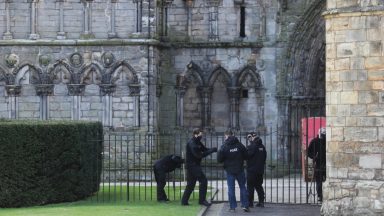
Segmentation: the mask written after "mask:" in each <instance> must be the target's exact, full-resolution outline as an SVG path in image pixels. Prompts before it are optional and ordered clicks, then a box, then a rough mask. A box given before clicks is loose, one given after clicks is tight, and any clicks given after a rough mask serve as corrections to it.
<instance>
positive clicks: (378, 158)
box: [359, 154, 382, 169]
mask: <svg viewBox="0 0 384 216" xmlns="http://www.w3.org/2000/svg"><path fill="white" fill-rule="evenodd" d="M359 165H360V167H362V168H365V169H381V168H382V155H381V154H372V155H361V156H360V157H359Z"/></svg>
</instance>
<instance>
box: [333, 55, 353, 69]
mask: <svg viewBox="0 0 384 216" xmlns="http://www.w3.org/2000/svg"><path fill="white" fill-rule="evenodd" d="M350 64H351V63H350V60H349V58H339V59H336V60H335V70H348V69H350Z"/></svg>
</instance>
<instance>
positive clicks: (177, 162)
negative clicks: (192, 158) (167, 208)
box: [153, 154, 184, 202]
mask: <svg viewBox="0 0 384 216" xmlns="http://www.w3.org/2000/svg"><path fill="white" fill-rule="evenodd" d="M182 163H184V160H183V159H182V158H181V157H180V156H177V155H173V154H171V155H167V156H165V157H163V158H161V159H160V160H158V161H156V162H155V165H154V166H153V171H154V173H155V179H156V183H157V201H159V202H164V201H169V199H168V198H167V195H166V194H165V191H164V187H165V184H166V174H167V173H169V172H172V171H173V170H175V169H176V168H180V167H181V164H182Z"/></svg>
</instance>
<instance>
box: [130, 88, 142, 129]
mask: <svg viewBox="0 0 384 216" xmlns="http://www.w3.org/2000/svg"><path fill="white" fill-rule="evenodd" d="M129 95H130V96H132V97H135V100H134V109H135V119H134V121H135V127H140V84H129Z"/></svg>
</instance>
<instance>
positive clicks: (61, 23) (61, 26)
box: [56, 0, 66, 40]
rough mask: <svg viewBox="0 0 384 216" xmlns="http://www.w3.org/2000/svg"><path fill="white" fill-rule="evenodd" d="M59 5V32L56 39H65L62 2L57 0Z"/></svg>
mask: <svg viewBox="0 0 384 216" xmlns="http://www.w3.org/2000/svg"><path fill="white" fill-rule="evenodd" d="M57 2H58V3H59V31H58V32H57V36H56V37H57V39H59V40H64V39H66V33H65V32H64V0H57Z"/></svg>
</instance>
